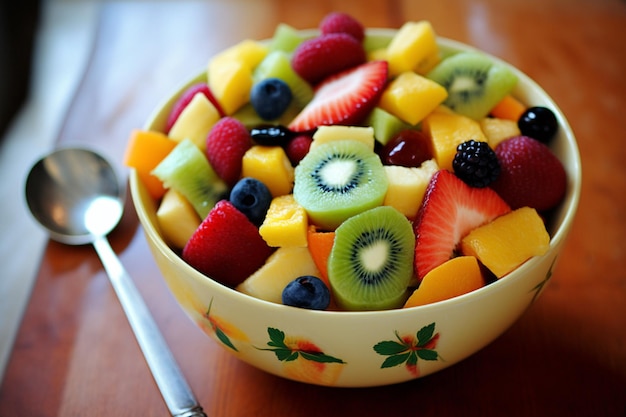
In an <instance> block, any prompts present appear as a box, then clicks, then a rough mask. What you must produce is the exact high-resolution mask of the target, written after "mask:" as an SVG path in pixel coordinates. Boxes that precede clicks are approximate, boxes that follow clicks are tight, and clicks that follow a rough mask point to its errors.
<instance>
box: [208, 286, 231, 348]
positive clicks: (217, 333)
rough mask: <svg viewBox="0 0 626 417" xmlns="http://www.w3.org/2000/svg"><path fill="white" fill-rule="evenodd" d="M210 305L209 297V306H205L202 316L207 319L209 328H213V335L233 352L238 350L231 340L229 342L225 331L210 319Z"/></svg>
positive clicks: (211, 304) (211, 303) (211, 302)
mask: <svg viewBox="0 0 626 417" xmlns="http://www.w3.org/2000/svg"><path fill="white" fill-rule="evenodd" d="M211 307H213V298H211V301H210V302H209V307H208V308H207V311H206V313H204V316H205V317H206V319H207V320H208V321H209V324H210V325H211V329H213V331H214V332H215V336H216V337H217V338H218V340H219V341H220V342H222V343H223V344H224V345H225V346H227V347H229V348H231V349H232V350H234V351H235V352H239V350H238V349H237V348H236V347H235V345H234V344H233V342H231V340H230V338H229V337H228V336H227V335H226V333H224V331H223V330H222V329H220V328H219V327H218V326H216V325H215V323H214V322H213V321H212V320H211Z"/></svg>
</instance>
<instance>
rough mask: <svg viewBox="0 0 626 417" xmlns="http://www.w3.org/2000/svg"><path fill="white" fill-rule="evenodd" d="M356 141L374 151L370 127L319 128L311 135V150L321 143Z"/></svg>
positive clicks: (372, 133)
mask: <svg viewBox="0 0 626 417" xmlns="http://www.w3.org/2000/svg"><path fill="white" fill-rule="evenodd" d="M345 139H349V140H356V141H358V142H362V143H364V144H366V145H367V146H368V147H369V148H370V149H371V150H372V151H373V150H374V128H373V127H371V126H367V127H362V126H341V125H332V126H319V127H318V128H317V130H316V131H315V133H314V134H313V142H312V143H311V149H313V148H315V147H316V146H319V145H321V144H323V143H328V142H332V141H336V140H345Z"/></svg>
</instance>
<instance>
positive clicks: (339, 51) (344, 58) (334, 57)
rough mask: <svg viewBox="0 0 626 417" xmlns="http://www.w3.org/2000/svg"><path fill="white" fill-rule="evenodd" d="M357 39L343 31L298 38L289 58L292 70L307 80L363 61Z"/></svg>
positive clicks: (319, 78) (362, 50) (320, 77)
mask: <svg viewBox="0 0 626 417" xmlns="http://www.w3.org/2000/svg"><path fill="white" fill-rule="evenodd" d="M365 59H366V55H365V49H364V48H363V45H362V44H361V42H359V41H357V40H356V39H355V38H354V37H352V36H350V35H348V34H346V33H329V34H327V35H320V36H318V37H315V38H312V39H308V40H306V41H304V42H302V43H301V44H300V45H299V46H298V47H297V48H296V50H295V51H294V53H293V57H292V58H291V66H292V67H293V70H294V71H295V72H296V73H298V75H300V77H302V78H303V79H304V80H306V81H308V82H309V83H310V84H317V83H319V82H320V81H322V80H323V79H324V78H326V77H328V76H330V75H333V74H336V73H338V72H340V71H343V70H346V69H348V68H352V67H355V66H357V65H360V64H362V63H364V62H365Z"/></svg>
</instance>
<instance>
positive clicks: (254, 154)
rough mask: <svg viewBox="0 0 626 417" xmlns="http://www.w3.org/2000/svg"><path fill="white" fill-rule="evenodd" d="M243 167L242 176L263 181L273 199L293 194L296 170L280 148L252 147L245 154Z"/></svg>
mask: <svg viewBox="0 0 626 417" xmlns="http://www.w3.org/2000/svg"><path fill="white" fill-rule="evenodd" d="M241 165H242V166H241V176H242V177H252V178H256V179H257V180H259V181H261V182H262V183H263V184H265V185H266V186H267V188H268V189H269V190H270V193H271V194H272V197H278V196H280V195H285V194H290V193H291V190H292V189H293V181H294V169H293V166H292V165H291V162H290V161H289V158H288V157H287V154H286V153H285V151H284V149H283V148H281V147H280V146H260V145H255V146H252V147H251V148H250V149H248V151H246V153H245V154H244V156H243V158H242V163H241Z"/></svg>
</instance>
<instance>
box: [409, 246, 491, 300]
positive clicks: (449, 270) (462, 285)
mask: <svg viewBox="0 0 626 417" xmlns="http://www.w3.org/2000/svg"><path fill="white" fill-rule="evenodd" d="M484 284H485V280H484V278H483V276H482V273H481V271H480V266H479V264H478V261H477V260H476V258H475V257H473V256H457V257H455V258H452V259H450V260H448V261H446V262H444V263H442V264H441V265H439V266H438V267H436V268H434V269H432V270H431V271H430V272H429V273H428V274H426V275H425V276H424V278H423V279H422V282H421V283H420V285H419V287H417V289H416V290H415V291H413V294H411V296H410V297H409V299H408V300H407V301H406V303H405V304H404V308H408V307H416V306H421V305H425V304H430V303H436V302H437V301H443V300H447V299H449V298H453V297H458V296H459V295H463V294H467V293H468V292H471V291H474V290H477V289H479V288H481V287H482V286H483V285H484Z"/></svg>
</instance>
